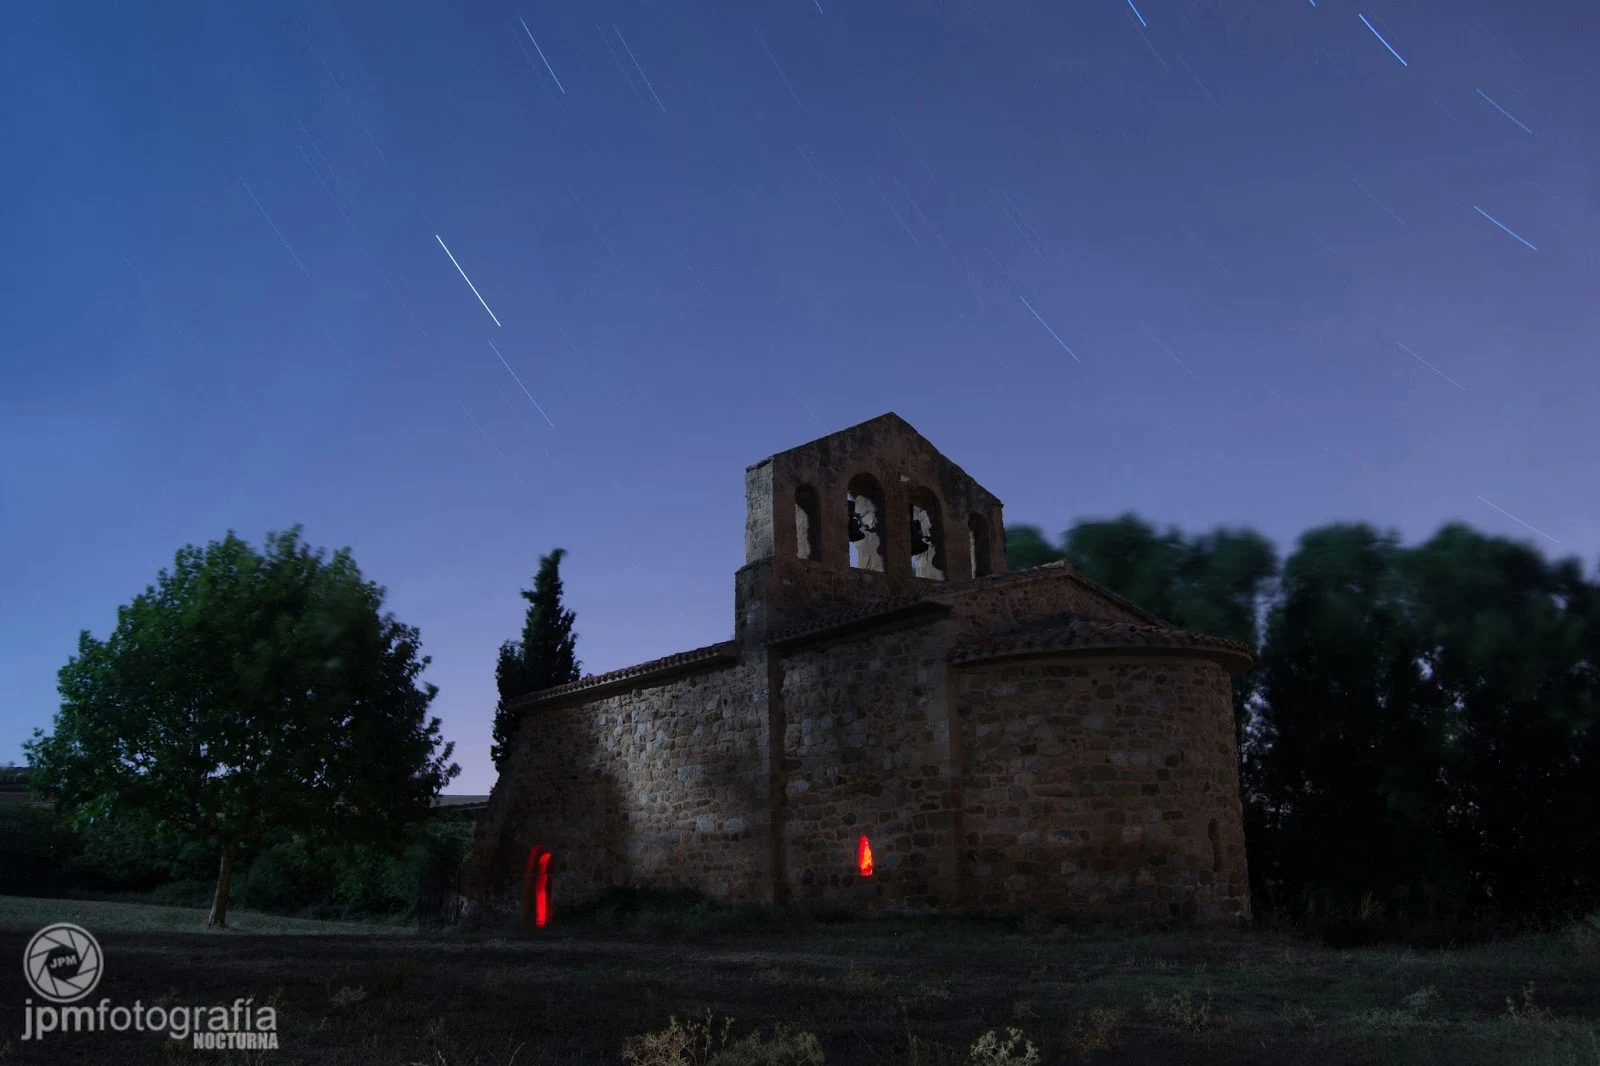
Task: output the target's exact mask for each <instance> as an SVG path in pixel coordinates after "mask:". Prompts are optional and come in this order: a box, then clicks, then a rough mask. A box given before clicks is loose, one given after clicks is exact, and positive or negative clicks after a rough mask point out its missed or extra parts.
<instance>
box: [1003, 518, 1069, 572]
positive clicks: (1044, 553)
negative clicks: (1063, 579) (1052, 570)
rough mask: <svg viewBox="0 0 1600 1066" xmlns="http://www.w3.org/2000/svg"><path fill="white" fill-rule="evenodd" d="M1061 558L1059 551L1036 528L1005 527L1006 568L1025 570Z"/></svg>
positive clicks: (1041, 531)
mask: <svg viewBox="0 0 1600 1066" xmlns="http://www.w3.org/2000/svg"><path fill="white" fill-rule="evenodd" d="M1061 558H1063V556H1062V554H1061V549H1060V548H1057V547H1056V546H1055V545H1053V544H1051V543H1050V542H1049V541H1048V540H1046V539H1045V536H1044V531H1043V530H1041V529H1040V528H1039V527H1038V526H1007V527H1006V566H1007V567H1009V568H1010V569H1012V570H1026V569H1028V567H1030V566H1043V565H1044V564H1045V563H1053V562H1055V561H1056V560H1058V559H1061Z"/></svg>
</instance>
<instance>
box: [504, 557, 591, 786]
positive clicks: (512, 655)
mask: <svg viewBox="0 0 1600 1066" xmlns="http://www.w3.org/2000/svg"><path fill="white" fill-rule="evenodd" d="M566 554H567V553H566V550H565V549H562V548H557V549H556V550H555V551H553V552H551V553H550V554H549V555H545V556H541V557H540V558H539V570H538V572H537V573H536V574H534V577H533V588H532V589H524V590H523V591H522V598H523V599H525V600H527V601H528V611H527V614H526V615H525V616H524V619H523V623H522V639H521V640H520V641H516V640H508V641H506V642H505V643H504V644H502V645H500V656H499V659H498V660H497V661H496V663H495V670H494V680H495V686H496V688H498V689H499V692H500V702H499V703H498V704H497V705H496V706H495V710H494V735H493V740H492V743H491V744H490V745H489V757H490V758H491V759H493V760H494V767H495V770H496V771H498V770H500V769H501V767H502V766H504V764H505V761H506V759H507V758H508V757H509V756H510V754H511V742H512V740H513V738H515V736H516V733H517V723H518V721H519V718H518V716H517V715H516V714H515V712H513V711H512V710H511V704H512V703H513V702H515V701H516V700H518V699H520V698H521V697H523V696H526V695H528V694H529V693H530V692H538V691H540V690H542V689H547V688H553V687H555V686H556V685H564V684H566V683H567V682H569V681H576V680H578V677H579V675H580V671H581V669H582V665H583V664H582V663H580V662H578V659H577V646H578V635H577V634H576V633H574V632H573V630H572V626H573V623H574V622H576V621H577V617H578V616H577V614H576V613H574V612H573V611H570V610H567V609H566V607H565V606H564V605H563V604H562V602H561V560H562V558H563V557H565V555H566Z"/></svg>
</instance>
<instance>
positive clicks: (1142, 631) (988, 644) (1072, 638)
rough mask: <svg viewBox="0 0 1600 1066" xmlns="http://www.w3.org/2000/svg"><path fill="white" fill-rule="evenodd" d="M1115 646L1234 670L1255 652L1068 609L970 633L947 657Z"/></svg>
mask: <svg viewBox="0 0 1600 1066" xmlns="http://www.w3.org/2000/svg"><path fill="white" fill-rule="evenodd" d="M1119 648H1141V649H1151V650H1161V651H1179V652H1189V653H1191V654H1197V655H1201V656H1204V657H1206V658H1214V659H1218V660H1220V661H1223V662H1224V665H1229V666H1230V668H1235V669H1240V670H1244V669H1249V667H1250V666H1252V665H1254V663H1255V653H1254V652H1252V651H1251V650H1250V648H1249V646H1248V645H1245V644H1241V643H1239V642H1238V641H1236V640H1224V639H1223V638H1222V637H1210V636H1206V635H1205V634H1203V633H1189V632H1186V631H1184V630H1182V629H1174V628H1173V627H1171V626H1146V625H1133V624H1131V623H1128V622H1107V621H1103V620H1101V619H1098V618H1085V617H1083V616H1082V615H1074V614H1066V615H1055V616H1053V617H1050V618H1041V619H1036V620H1034V621H1029V622H1024V623H1022V624H1021V625H1018V626H1015V627H1013V628H1011V629H1007V630H1005V631H1003V632H998V633H985V634H981V635H979V636H976V637H970V638H968V639H966V640H963V641H961V642H959V643H958V644H956V646H955V647H954V648H952V649H951V650H950V654H949V656H948V657H947V658H948V661H949V662H952V663H963V662H975V661H978V660H982V659H999V658H1007V657H1010V656H1013V655H1030V654H1036V653H1040V652H1052V651H1087V650H1091V649H1092V650H1113V649H1119Z"/></svg>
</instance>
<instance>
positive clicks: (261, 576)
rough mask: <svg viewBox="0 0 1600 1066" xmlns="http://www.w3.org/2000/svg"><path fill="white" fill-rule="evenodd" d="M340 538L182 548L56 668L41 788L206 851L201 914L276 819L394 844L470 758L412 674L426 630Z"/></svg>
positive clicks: (35, 761) (219, 902)
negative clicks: (392, 600)
mask: <svg viewBox="0 0 1600 1066" xmlns="http://www.w3.org/2000/svg"><path fill="white" fill-rule="evenodd" d="M384 596H385V590H383V589H382V588H379V587H378V586H376V585H374V584H372V583H370V582H368V581H366V580H365V579H363V577H362V575H361V572H360V571H359V570H358V569H357V567H356V565H355V563H354V561H353V560H352V559H351V556H350V552H349V550H348V549H344V550H341V551H339V552H337V553H335V554H334V555H333V556H332V557H331V558H327V557H325V556H324V554H323V553H322V552H320V551H313V550H311V549H310V548H308V547H306V546H305V545H304V544H302V543H301V541H300V529H299V527H295V528H294V529H292V530H291V531H289V532H288V533H284V534H269V535H268V536H267V539H266V544H265V550H264V551H263V552H261V553H257V552H256V551H255V550H254V549H252V548H251V547H250V546H249V545H248V544H246V543H245V542H244V541H243V540H240V539H239V538H238V537H236V536H235V535H234V534H233V533H231V532H230V533H229V534H228V535H227V537H226V538H224V539H223V540H221V541H218V542H213V543H212V544H210V545H208V546H207V547H206V548H205V549H204V550H202V549H199V548H196V547H194V546H192V545H191V546H188V547H185V548H184V549H182V550H181V551H179V552H178V553H177V556H176V559H175V561H174V564H173V567H172V569H171V570H170V571H168V570H163V571H162V572H161V574H160V576H159V577H158V579H157V581H156V583H155V584H154V585H152V586H150V587H148V588H147V589H146V590H145V591H144V592H143V593H142V594H140V595H139V596H137V597H135V598H134V600H133V602H132V603H131V604H128V605H126V606H123V607H121V608H119V609H118V612H117V625H116V628H115V629H114V630H113V631H112V633H111V636H110V637H109V638H108V639H107V640H105V641H99V640H96V639H94V637H92V636H91V635H90V634H89V633H88V632H87V631H84V632H83V633H81V634H80V635H79V638H78V654H77V655H75V656H73V657H72V658H71V659H70V660H69V661H68V663H67V665H66V666H64V667H63V668H62V669H61V671H60V674H59V688H60V692H61V700H62V702H61V710H60V712H59V713H58V714H57V715H56V716H55V721H54V731H53V732H52V733H51V734H50V735H48V736H46V735H45V734H44V732H43V731H42V730H36V731H35V733H34V738H33V739H32V740H31V741H29V742H28V743H27V744H26V745H25V750H26V751H27V755H28V761H29V764H30V766H31V767H32V768H33V773H32V776H31V780H32V782H33V783H34V785H35V787H36V788H37V789H38V791H39V792H40V793H41V794H43V795H46V796H49V797H51V798H54V799H55V800H56V801H57V804H58V806H60V807H61V808H63V809H64V810H67V811H69V812H71V816H72V817H73V818H74V820H75V821H76V822H78V823H79V824H84V823H88V822H94V821H96V820H102V819H113V818H115V819H119V820H120V819H130V820H137V821H138V822H139V823H140V824H144V825H149V826H152V827H154V828H155V829H156V830H157V831H159V832H160V833H162V834H163V835H164V836H167V837H172V838H176V839H179V840H184V841H187V842H193V843H199V844H203V845H204V846H206V847H208V848H210V849H214V852H215V853H216V854H217V856H218V859H219V862H218V872H217V887H216V894H215V898H214V901H213V904H212V908H211V913H210V916H209V918H208V919H207V922H208V924H211V925H217V926H223V925H226V924H227V914H228V894H229V884H230V879H231V877H232V874H233V871H234V867H235V862H236V860H237V859H238V858H239V857H240V855H241V852H242V851H244V850H245V849H248V848H250V847H253V846H255V845H257V844H259V843H260V842H261V841H262V840H263V839H264V838H267V837H269V836H271V835H273V834H280V833H298V834H301V835H303V836H305V837H307V838H311V839H324V840H343V841H368V842H373V843H377V844H398V843H399V842H401V841H403V840H404V839H405V835H406V831H407V830H408V828H409V827H410V826H411V825H413V824H414V823H415V822H417V821H418V820H420V819H422V818H425V817H426V816H427V814H428V810H429V808H430V806H431V803H432V800H433V799H434V797H436V796H437V795H438V793H439V790H440V789H441V788H443V786H444V785H445V783H446V782H447V781H449V780H450V779H451V778H452V777H454V776H455V775H456V774H457V773H459V772H460V770H459V768H458V767H457V766H455V765H454V764H453V763H451V762H450V756H451V754H452V751H453V749H454V745H452V744H448V743H443V742H442V739H441V735H440V724H439V720H438V719H437V718H429V717H427V710H428V706H429V704H431V703H432V701H433V698H434V696H435V695H436V694H437V693H438V689H437V688H436V687H435V686H433V685H431V684H425V685H422V686H421V687H418V684H417V677H418V675H419V674H420V673H421V672H422V670H423V669H424V668H425V667H426V666H427V665H428V662H429V660H428V658H427V657H425V656H424V657H422V658H420V659H419V658H418V657H417V651H418V647H419V634H418V632H417V630H416V629H414V628H412V627H410V626H405V625H402V624H401V623H399V622H397V621H396V620H395V619H394V617H393V616H392V615H389V614H382V615H380V613H379V612H380V610H381V608H382V604H383V599H384Z"/></svg>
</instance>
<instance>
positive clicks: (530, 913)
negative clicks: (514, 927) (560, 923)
mask: <svg viewBox="0 0 1600 1066" xmlns="http://www.w3.org/2000/svg"><path fill="white" fill-rule="evenodd" d="M529 918H532V919H533V924H534V925H535V926H536V927H538V928H540V929H543V928H544V924H545V922H547V921H549V920H550V853H549V852H548V851H545V850H544V849H543V848H540V847H535V848H532V849H530V850H529V852H528V868H527V869H526V870H525V871H523V874H522V920H523V921H527V920H528V919H529Z"/></svg>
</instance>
